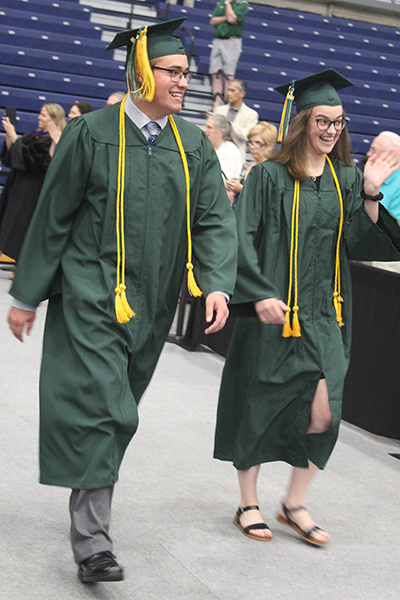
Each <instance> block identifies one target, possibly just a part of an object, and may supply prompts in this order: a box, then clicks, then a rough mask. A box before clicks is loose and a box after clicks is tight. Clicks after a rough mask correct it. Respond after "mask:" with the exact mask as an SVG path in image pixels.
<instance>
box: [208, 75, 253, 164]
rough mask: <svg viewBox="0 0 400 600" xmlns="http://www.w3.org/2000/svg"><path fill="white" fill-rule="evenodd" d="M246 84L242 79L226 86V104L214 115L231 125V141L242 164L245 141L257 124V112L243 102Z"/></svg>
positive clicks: (244, 153)
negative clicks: (223, 118) (222, 117)
mask: <svg viewBox="0 0 400 600" xmlns="http://www.w3.org/2000/svg"><path fill="white" fill-rule="evenodd" d="M246 91H247V84H246V82H245V81H243V80H242V79H234V80H233V81H230V82H229V85H228V92H227V96H228V104H224V105H223V106H219V107H218V108H217V109H216V111H215V113H216V114H217V115H223V116H224V117H226V118H227V119H228V121H230V123H231V125H232V140H233V141H234V142H235V144H236V145H237V147H238V148H239V150H240V154H241V156H242V162H243V163H244V162H245V161H246V141H247V139H248V134H249V131H250V129H251V128H252V127H254V125H257V123H258V112H257V111H256V110H253V109H252V108H250V107H249V106H247V105H246V104H245V103H244V102H243V98H244V97H245V95H246Z"/></svg>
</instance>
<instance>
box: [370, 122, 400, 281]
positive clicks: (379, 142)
mask: <svg viewBox="0 0 400 600" xmlns="http://www.w3.org/2000/svg"><path fill="white" fill-rule="evenodd" d="M393 148H398V150H399V154H400V135H397V133H393V131H382V133H380V134H379V135H378V136H377V137H376V138H375V139H374V141H373V142H372V144H371V147H370V149H369V150H368V152H367V157H370V156H374V155H375V154H381V153H382V152H386V151H387V150H392V149H393ZM380 191H381V193H382V194H383V198H382V200H381V201H380V202H381V204H383V206H384V207H385V208H386V209H387V210H389V211H390V212H391V213H392V215H394V216H395V217H396V219H397V220H398V221H400V169H397V171H394V173H392V174H391V175H390V176H389V177H388V178H387V179H386V181H384V182H383V183H382V185H381V187H380ZM366 264H369V265H371V266H373V267H378V268H380V269H386V270H387V271H395V272H396V273H400V262H397V261H389V262H387V261H379V262H378V261H373V262H368V263H366Z"/></svg>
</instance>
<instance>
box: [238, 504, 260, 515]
mask: <svg viewBox="0 0 400 600" xmlns="http://www.w3.org/2000/svg"><path fill="white" fill-rule="evenodd" d="M248 510H260V507H259V506H256V505H255V504H252V505H251V506H244V507H243V508H241V507H240V506H239V508H238V509H237V511H236V515H237V516H238V517H240V515H242V514H243V513H244V512H246V511H248Z"/></svg>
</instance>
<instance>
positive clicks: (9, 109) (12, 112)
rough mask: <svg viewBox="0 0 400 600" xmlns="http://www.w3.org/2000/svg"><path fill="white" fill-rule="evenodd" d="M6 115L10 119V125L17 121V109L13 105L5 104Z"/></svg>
mask: <svg viewBox="0 0 400 600" xmlns="http://www.w3.org/2000/svg"><path fill="white" fill-rule="evenodd" d="M5 112H6V117H8V118H9V119H10V122H11V124H12V125H16V123H17V111H16V109H15V107H14V106H6V111H5Z"/></svg>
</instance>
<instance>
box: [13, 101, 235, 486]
mask: <svg viewBox="0 0 400 600" xmlns="http://www.w3.org/2000/svg"><path fill="white" fill-rule="evenodd" d="M118 115H119V104H117V105H114V106H112V107H108V108H105V109H102V110H99V111H93V112H92V113H88V114H87V115H85V116H84V117H79V118H76V119H73V120H72V121H71V122H70V123H69V125H68V126H67V128H66V130H65V132H64V133H63V135H62V137H61V140H60V142H59V144H58V145H57V148H56V152H55V154H54V157H53V160H52V163H51V165H50V169H49V171H48V174H47V177H46V180H45V183H44V187H43V190H42V194H41V196H40V199H39V204H38V207H37V210H36V212H35V215H34V218H33V221H32V223H31V226H30V229H29V231H28V234H27V238H26V241H25V244H24V247H23V249H22V254H21V257H20V261H19V265H18V272H17V274H16V277H15V281H14V284H13V287H12V290H11V294H12V295H13V296H14V297H15V298H17V299H19V300H21V301H23V302H26V303H28V304H31V305H33V306H37V305H38V304H39V303H40V302H41V301H42V300H45V299H46V298H49V305H48V312H47V318H46V325H45V333H44V345H43V358H42V366H41V376H40V481H41V483H45V484H52V485H60V486H66V487H71V488H77V489H93V488H101V487H105V486H109V485H112V484H113V483H114V482H115V481H116V480H117V478H118V469H119V465H120V463H121V460H122V457H123V454H124V451H125V449H126V447H127V445H128V443H129V441H130V439H131V438H132V436H133V434H134V433H135V430H136V428H137V423H138V416H137V406H136V404H137V403H138V402H139V399H140V397H141V395H142V394H143V392H144V390H145V388H146V386H147V385H148V383H149V381H150V378H151V376H152V374H153V371H154V369H155V366H156V363H157V360H158V357H159V355H160V352H161V349H162V346H163V344H164V342H165V339H166V337H167V335H168V332H169V329H170V326H171V323H172V320H173V316H174V313H175V309H176V305H177V299H178V296H179V291H180V287H181V284H182V279H183V274H184V270H185V264H186V261H187V233H186V184H185V178H184V171H183V166H182V161H181V157H180V154H179V150H178V147H177V143H176V141H175V138H174V135H173V132H172V129H171V126H170V125H169V123H167V125H166V127H165V128H164V129H163V130H162V131H161V133H160V134H159V136H158V138H157V140H156V142H155V144H154V146H153V148H152V150H151V151H150V150H149V148H148V146H147V142H146V139H145V137H144V135H143V134H142V132H141V131H140V130H139V129H138V128H137V127H136V125H135V124H134V123H133V122H132V121H131V120H130V119H129V118H128V117H126V118H125V120H126V172H125V246H126V285H127V298H128V301H129V304H130V305H131V307H132V308H133V310H134V311H135V313H136V317H135V318H132V319H131V321H130V322H129V323H126V324H120V323H118V322H117V319H116V316H115V309H114V298H115V293H114V288H115V287H116V264H117V262H116V261H117V253H116V195H117V167H118V147H119V140H118V130H119V128H118ZM174 119H175V122H176V125H177V128H178V130H179V133H180V136H181V139H182V143H183V146H184V148H185V151H186V156H187V160H188V166H189V172H190V181H191V223H192V241H193V253H194V256H193V262H194V273H195V277H196V280H197V283H198V285H199V286H200V288H201V289H202V291H203V294H205V295H206V294H208V293H210V292H212V291H223V292H226V293H228V294H231V293H232V292H233V288H234V283H235V278H236V255H237V239H236V226H235V218H234V216H233V213H232V209H231V207H230V204H229V201H228V198H227V195H226V192H225V189H224V186H223V183H222V180H221V172H220V167H219V162H218V159H217V157H216V154H215V152H214V150H213V148H212V146H211V144H210V142H209V140H208V138H207V137H206V136H205V134H204V133H203V132H202V131H201V130H200V129H199V128H197V127H196V126H194V125H192V124H190V123H188V122H186V121H184V120H183V119H182V118H180V117H178V116H175V117H174Z"/></svg>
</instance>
